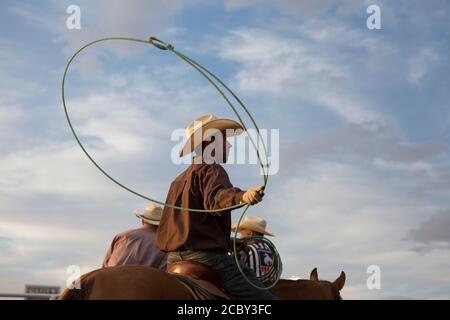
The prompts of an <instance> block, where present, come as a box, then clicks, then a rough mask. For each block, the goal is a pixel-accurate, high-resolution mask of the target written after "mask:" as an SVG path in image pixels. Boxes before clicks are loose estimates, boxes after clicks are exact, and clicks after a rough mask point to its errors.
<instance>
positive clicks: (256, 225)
mask: <svg viewBox="0 0 450 320" xmlns="http://www.w3.org/2000/svg"><path fill="white" fill-rule="evenodd" d="M266 226H267V221H266V220H264V219H263V218H260V217H257V216H246V217H245V219H244V220H243V221H242V222H241V223H240V224H239V230H240V229H250V230H252V231H255V232H258V233H262V234H265V235H266V236H272V237H274V236H275V235H274V234H273V233H272V232H270V231H269V230H267V229H266ZM236 227H237V224H234V225H233V226H232V227H231V231H235V230H236Z"/></svg>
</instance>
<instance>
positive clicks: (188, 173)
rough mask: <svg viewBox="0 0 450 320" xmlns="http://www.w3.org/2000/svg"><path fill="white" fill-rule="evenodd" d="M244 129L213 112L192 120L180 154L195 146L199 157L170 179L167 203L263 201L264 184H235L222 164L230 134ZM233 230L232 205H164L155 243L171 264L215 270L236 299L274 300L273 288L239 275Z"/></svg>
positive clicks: (246, 270) (249, 275)
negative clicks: (243, 186)
mask: <svg viewBox="0 0 450 320" xmlns="http://www.w3.org/2000/svg"><path fill="white" fill-rule="evenodd" d="M242 131H243V128H242V126H241V125H240V124H239V123H238V122H236V121H233V120H229V119H218V118H217V117H215V116H214V115H212V114H209V115H204V116H201V117H199V118H198V119H196V120H194V121H193V122H191V123H190V124H189V125H188V127H187V129H186V135H187V137H188V140H187V142H186V144H185V145H184V147H183V149H182V150H181V152H180V157H183V156H186V155H188V154H190V153H192V152H194V151H195V154H196V156H195V157H193V162H192V164H191V165H190V166H189V167H188V168H187V169H186V170H185V171H183V172H182V173H181V174H180V175H179V176H178V177H177V178H176V179H175V180H174V181H173V182H172V183H171V185H170V189H169V192H168V195H167V199H166V203H167V204H169V205H173V206H177V207H182V208H190V209H202V210H205V209H206V210H214V209H217V210H219V209H223V208H228V207H231V206H235V205H238V204H240V203H247V204H251V205H254V204H256V203H258V202H260V201H262V197H263V194H262V187H255V188H251V189H249V190H247V191H243V190H241V189H239V188H236V187H233V185H232V184H231V182H230V179H229V177H228V174H227V173H226V171H225V169H224V168H223V167H222V166H221V165H220V163H225V162H226V161H227V159H228V154H229V150H230V148H231V144H230V143H229V142H228V141H226V138H227V137H229V136H233V135H237V134H240V133H242ZM230 230H231V211H230V210H224V211H218V212H211V213H204V212H194V211H188V210H181V209H177V208H173V207H168V206H165V207H164V210H163V215H162V218H161V221H160V225H159V228H158V232H157V239H156V243H157V245H158V247H159V248H160V249H161V250H162V251H165V252H168V257H167V264H168V268H169V269H170V265H172V264H175V263H179V262H180V261H195V262H197V263H201V264H203V265H206V266H208V267H209V268H211V269H213V270H214V271H215V272H216V273H217V274H218V276H219V277H220V280H221V285H222V287H223V289H224V290H225V291H226V292H227V293H228V294H229V295H231V296H232V297H233V298H235V299H273V296H272V294H271V293H270V292H268V291H266V290H258V289H256V288H254V287H253V286H252V285H251V284H250V283H248V282H247V281H246V280H245V278H244V277H243V276H242V275H241V273H240V271H239V269H238V268H237V266H236V264H235V261H234V258H233V256H232V255H231V251H232V249H231V241H230ZM242 269H243V272H244V273H245V275H246V277H247V279H249V280H250V281H251V282H252V283H254V284H255V285H258V286H262V284H261V282H260V281H259V280H258V279H257V278H256V276H255V273H254V272H253V271H252V270H251V269H249V268H248V267H246V266H245V265H242Z"/></svg>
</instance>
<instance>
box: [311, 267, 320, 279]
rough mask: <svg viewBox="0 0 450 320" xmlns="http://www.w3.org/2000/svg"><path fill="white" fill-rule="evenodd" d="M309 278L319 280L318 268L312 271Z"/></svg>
mask: <svg viewBox="0 0 450 320" xmlns="http://www.w3.org/2000/svg"><path fill="white" fill-rule="evenodd" d="M309 280H312V281H319V275H318V274H317V268H314V269H313V271H311V275H310V276H309Z"/></svg>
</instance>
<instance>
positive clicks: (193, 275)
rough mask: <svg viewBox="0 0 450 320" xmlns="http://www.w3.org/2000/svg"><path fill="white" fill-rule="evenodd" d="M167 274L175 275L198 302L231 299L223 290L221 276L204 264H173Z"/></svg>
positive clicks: (183, 262)
mask: <svg viewBox="0 0 450 320" xmlns="http://www.w3.org/2000/svg"><path fill="white" fill-rule="evenodd" d="M167 272H169V273H173V274H175V275H176V277H177V278H178V280H179V281H180V282H181V283H182V284H183V285H185V286H186V287H187V288H188V289H189V291H190V292H191V294H192V296H193V298H194V299H196V300H205V299H206V300H213V299H230V297H229V296H228V295H227V294H226V293H225V292H224V291H223V289H222V283H221V280H220V276H219V275H218V274H217V272H216V271H214V270H213V269H212V268H210V267H208V266H207V265H205V264H203V263H200V262H197V261H180V262H176V263H173V264H171V265H170V266H169V267H168V268H167Z"/></svg>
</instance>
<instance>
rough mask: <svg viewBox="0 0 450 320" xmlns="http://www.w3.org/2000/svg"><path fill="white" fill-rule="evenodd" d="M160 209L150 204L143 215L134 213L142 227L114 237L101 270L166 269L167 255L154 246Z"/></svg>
mask: <svg viewBox="0 0 450 320" xmlns="http://www.w3.org/2000/svg"><path fill="white" fill-rule="evenodd" d="M161 213H162V208H161V207H160V206H158V205H156V204H154V203H152V202H151V203H150V204H149V205H148V206H147V207H146V208H145V211H144V212H143V213H139V212H137V211H136V212H135V215H136V216H137V217H138V218H139V219H141V221H142V226H141V227H140V228H137V229H130V230H127V231H124V232H122V233H120V234H118V235H116V236H115V237H114V239H113V241H112V243H111V245H110V247H109V248H108V251H107V252H106V256H105V258H104V260H103V265H102V266H103V268H105V267H114V266H121V265H144V266H148V267H153V268H156V269H160V270H165V269H166V267H167V264H166V259H167V254H166V253H165V252H162V251H161V250H159V248H158V247H157V246H156V243H155V239H156V230H157V229H158V225H159V220H160V219H161Z"/></svg>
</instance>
